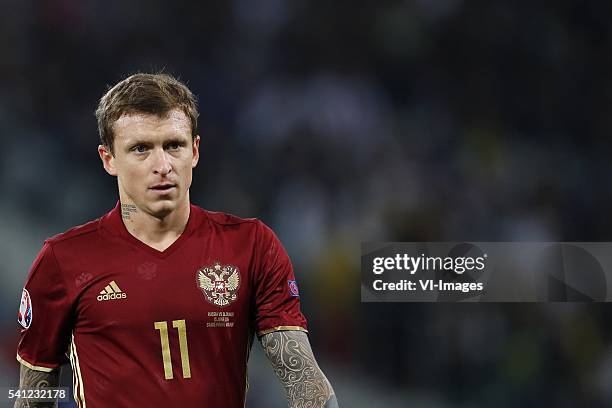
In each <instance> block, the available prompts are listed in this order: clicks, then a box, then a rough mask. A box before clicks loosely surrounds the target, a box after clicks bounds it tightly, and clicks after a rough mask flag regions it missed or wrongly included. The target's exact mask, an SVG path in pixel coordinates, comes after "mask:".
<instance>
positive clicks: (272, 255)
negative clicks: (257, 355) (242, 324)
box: [255, 222, 308, 336]
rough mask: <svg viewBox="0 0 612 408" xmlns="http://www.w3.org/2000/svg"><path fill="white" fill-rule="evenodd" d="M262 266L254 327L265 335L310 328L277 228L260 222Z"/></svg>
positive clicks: (259, 273)
mask: <svg viewBox="0 0 612 408" xmlns="http://www.w3.org/2000/svg"><path fill="white" fill-rule="evenodd" d="M256 245H257V248H258V251H259V257H258V258H259V260H260V262H259V267H258V268H257V270H256V274H255V308H256V310H255V330H256V331H257V335H258V336H263V335H265V334H268V333H270V332H273V331H277V330H301V331H305V332H307V331H308V330H307V325H306V318H305V317H304V315H303V314H302V312H301V311H300V297H299V291H298V287H297V282H296V280H295V275H294V273H293V266H292V265H291V260H290V259H289V256H288V255H287V252H286V251H285V248H283V246H282V244H281V243H280V241H279V239H278V238H277V237H276V235H275V234H274V232H272V230H271V229H270V228H269V227H267V226H266V225H265V224H263V223H261V222H260V223H259V233H258V242H257V243H256Z"/></svg>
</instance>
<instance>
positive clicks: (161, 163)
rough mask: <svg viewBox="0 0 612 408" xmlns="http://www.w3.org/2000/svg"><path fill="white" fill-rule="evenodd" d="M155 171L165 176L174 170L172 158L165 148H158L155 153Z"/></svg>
mask: <svg viewBox="0 0 612 408" xmlns="http://www.w3.org/2000/svg"><path fill="white" fill-rule="evenodd" d="M154 160H155V163H154V166H153V173H155V174H159V175H161V176H165V175H167V174H168V173H170V172H171V171H172V165H171V163H170V158H169V157H168V153H167V152H166V150H165V149H157V150H156V151H155V155H154Z"/></svg>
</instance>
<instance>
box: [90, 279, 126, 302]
mask: <svg viewBox="0 0 612 408" xmlns="http://www.w3.org/2000/svg"><path fill="white" fill-rule="evenodd" d="M126 297H127V293H125V292H122V291H121V289H119V286H117V284H116V283H115V281H111V283H109V284H108V285H106V287H105V288H104V290H101V291H100V294H99V295H98V298H97V299H98V301H99V302H101V301H104V300H114V299H125V298H126Z"/></svg>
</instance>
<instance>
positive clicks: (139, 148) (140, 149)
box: [130, 145, 147, 153]
mask: <svg viewBox="0 0 612 408" xmlns="http://www.w3.org/2000/svg"><path fill="white" fill-rule="evenodd" d="M130 150H131V151H133V152H136V153H144V152H146V151H147V146H145V145H136V146H134V147H132V148H131V149H130Z"/></svg>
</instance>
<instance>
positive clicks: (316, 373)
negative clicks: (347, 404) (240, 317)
mask: <svg viewBox="0 0 612 408" xmlns="http://www.w3.org/2000/svg"><path fill="white" fill-rule="evenodd" d="M260 341H261V345H262V347H263V348H264V352H265V353H266V356H267V357H268V359H269V360H270V363H271V364H272V368H273V369H274V374H276V377H277V378H278V379H279V380H280V381H281V383H282V384H283V387H285V392H286V394H287V402H288V404H289V406H290V407H297V406H300V407H302V406H308V407H326V408H331V407H337V402H336V398H335V395H334V390H333V388H332V386H331V384H330V383H329V381H328V380H327V378H326V377H325V375H324V374H323V371H321V369H320V368H319V365H318V364H317V361H316V359H315V357H314V354H313V353H312V349H311V347H310V342H309V341H308V336H307V335H306V333H304V332H302V331H295V330H288V331H274V332H271V333H268V334H266V335H264V336H262V337H261V338H260Z"/></svg>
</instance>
